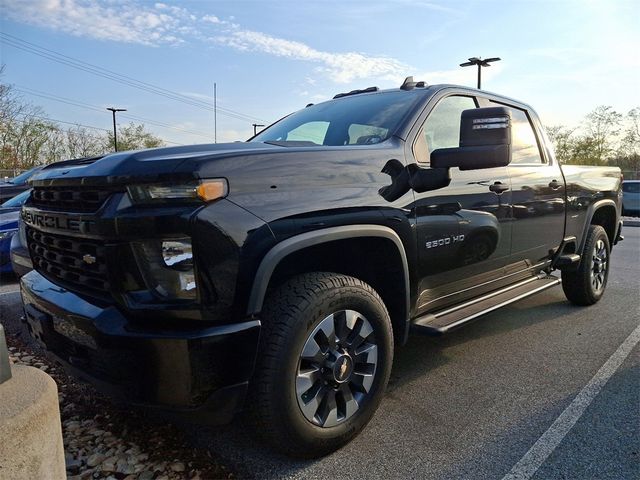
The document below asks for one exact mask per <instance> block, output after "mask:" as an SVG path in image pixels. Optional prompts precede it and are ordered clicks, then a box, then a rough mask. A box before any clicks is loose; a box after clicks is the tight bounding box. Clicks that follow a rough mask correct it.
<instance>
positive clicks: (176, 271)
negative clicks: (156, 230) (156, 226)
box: [133, 238, 196, 300]
mask: <svg viewBox="0 0 640 480" xmlns="http://www.w3.org/2000/svg"><path fill="white" fill-rule="evenodd" d="M133 250H134V252H135V256H136V260H137V262H138V268H139V269H140V272H141V273H142V277H143V278H144V281H145V283H146V284H147V288H148V289H149V290H152V291H155V292H156V293H157V294H159V295H161V296H163V297H166V298H169V299H183V300H195V299H196V276H195V270H194V268H193V250H192V247H191V240H190V239H188V238H181V239H176V240H162V241H148V242H139V243H134V244H133Z"/></svg>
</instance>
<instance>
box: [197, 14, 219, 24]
mask: <svg viewBox="0 0 640 480" xmlns="http://www.w3.org/2000/svg"><path fill="white" fill-rule="evenodd" d="M202 21H204V22H209V23H213V24H221V23H223V21H222V20H220V19H219V18H218V17H216V16H215V15H205V16H204V17H202Z"/></svg>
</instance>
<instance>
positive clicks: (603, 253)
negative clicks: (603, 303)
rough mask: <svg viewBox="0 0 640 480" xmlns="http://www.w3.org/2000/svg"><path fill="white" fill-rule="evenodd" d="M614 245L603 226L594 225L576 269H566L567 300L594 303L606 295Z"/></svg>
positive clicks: (564, 274) (563, 278) (565, 289)
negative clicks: (611, 243)
mask: <svg viewBox="0 0 640 480" xmlns="http://www.w3.org/2000/svg"><path fill="white" fill-rule="evenodd" d="M610 256H611V247H610V246H609V237H608V236H607V232H606V231H605V230H604V228H602V227H601V226H600V225H591V226H590V227H589V230H588V232H587V239H586V242H585V244H584V250H583V251H582V258H581V259H580V265H579V266H578V268H577V269H576V270H573V271H569V270H565V271H563V272H562V289H563V290H564V294H565V295H566V296H567V299H568V300H569V301H570V302H571V303H574V304H576V305H593V304H594V303H596V302H597V301H598V300H600V298H601V297H602V295H603V294H604V290H605V288H606V286H607V280H608V278H609V266H610V264H611V258H610Z"/></svg>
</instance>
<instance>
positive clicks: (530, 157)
mask: <svg viewBox="0 0 640 480" xmlns="http://www.w3.org/2000/svg"><path fill="white" fill-rule="evenodd" d="M491 103H492V104H495V105H500V106H506V107H508V108H509V110H510V111H511V163H512V164H519V163H537V164H542V163H543V162H542V156H541V155H540V148H539V147H538V141H537V140H536V135H535V133H534V131H533V127H532V126H531V122H530V121H529V117H528V116H527V113H526V112H525V111H524V110H520V109H519V108H514V107H511V106H508V105H502V104H499V103H495V102H491Z"/></svg>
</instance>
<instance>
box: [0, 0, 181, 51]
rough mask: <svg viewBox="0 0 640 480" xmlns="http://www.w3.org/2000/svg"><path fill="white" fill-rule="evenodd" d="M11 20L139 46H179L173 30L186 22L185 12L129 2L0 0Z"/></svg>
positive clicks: (0, 7) (4, 11)
mask: <svg viewBox="0 0 640 480" xmlns="http://www.w3.org/2000/svg"><path fill="white" fill-rule="evenodd" d="M0 9H1V10H2V12H3V14H4V15H6V17H8V18H9V19H11V20H15V21H17V22H22V23H28V24H31V25H37V26H41V27H46V28H51V29H53V30H59V31H63V32H66V33H69V34H71V35H76V36H81V37H91V38H96V39H98V40H111V41H117V42H126V43H139V44H143V45H160V44H180V43H182V42H184V41H185V39H184V38H181V37H180V36H178V35H176V32H177V30H178V29H179V28H180V26H181V25H182V23H183V22H184V21H185V20H186V19H187V18H188V16H189V14H188V12H187V10H186V9H184V8H180V7H174V6H169V5H166V4H163V3H156V4H155V5H154V6H153V7H147V6H143V5H139V4H137V3H134V2H132V1H123V2H106V3H105V2H97V1H95V0H29V1H24V0H0Z"/></svg>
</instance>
